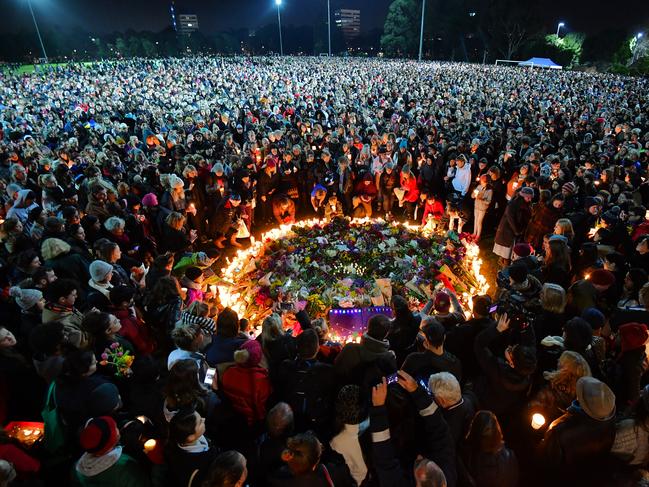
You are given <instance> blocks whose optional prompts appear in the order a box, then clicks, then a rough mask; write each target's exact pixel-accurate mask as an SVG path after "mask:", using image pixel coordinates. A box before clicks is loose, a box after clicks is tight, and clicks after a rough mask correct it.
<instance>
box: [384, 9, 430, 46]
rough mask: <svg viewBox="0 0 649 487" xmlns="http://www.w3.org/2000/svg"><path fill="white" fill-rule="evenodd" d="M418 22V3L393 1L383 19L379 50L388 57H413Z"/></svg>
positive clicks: (419, 11) (417, 43) (419, 15)
mask: <svg viewBox="0 0 649 487" xmlns="http://www.w3.org/2000/svg"><path fill="white" fill-rule="evenodd" d="M420 22H421V3H420V2H419V1H416V0H394V1H393V2H392V4H391V5H390V8H389V10H388V15H387V17H386V19H385V25H384V28H383V36H381V49H382V50H383V51H384V52H385V53H386V54H387V55H389V56H413V55H414V54H415V53H416V52H417V50H418V46H419V29H418V26H419V24H420ZM415 26H417V27H415Z"/></svg>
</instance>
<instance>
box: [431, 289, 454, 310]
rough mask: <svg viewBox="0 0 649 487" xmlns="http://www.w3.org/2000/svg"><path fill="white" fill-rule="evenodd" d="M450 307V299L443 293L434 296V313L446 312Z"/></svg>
mask: <svg viewBox="0 0 649 487" xmlns="http://www.w3.org/2000/svg"><path fill="white" fill-rule="evenodd" d="M450 307H451V297H450V296H449V295H448V294H447V293H445V292H444V291H442V292H439V293H437V294H436V295H435V311H441V312H446V311H448V310H449V308H450Z"/></svg>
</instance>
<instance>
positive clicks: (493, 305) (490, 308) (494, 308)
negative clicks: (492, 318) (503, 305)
mask: <svg viewBox="0 0 649 487" xmlns="http://www.w3.org/2000/svg"><path fill="white" fill-rule="evenodd" d="M497 310H498V303H496V304H492V305H491V306H490V307H489V314H492V313H495V312H496V311H497Z"/></svg>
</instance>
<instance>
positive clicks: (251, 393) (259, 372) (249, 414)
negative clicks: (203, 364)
mask: <svg viewBox="0 0 649 487" xmlns="http://www.w3.org/2000/svg"><path fill="white" fill-rule="evenodd" d="M221 382H222V384H223V387H222V390H223V393H224V394H225V395H226V396H227V397H228V399H230V401H231V402H232V407H233V408H234V410H235V411H236V412H238V413H239V414H241V415H242V416H244V417H245V418H246V420H247V421H248V424H250V425H251V424H253V423H256V422H259V421H263V420H264V419H265V418H266V402H267V401H268V398H269V397H270V393H271V392H272V387H271V385H270V378H269V377H268V371H267V370H266V369H264V368H262V367H242V366H240V365H234V366H232V367H230V368H228V369H227V370H226V371H225V373H224V374H223V379H222V381H221Z"/></svg>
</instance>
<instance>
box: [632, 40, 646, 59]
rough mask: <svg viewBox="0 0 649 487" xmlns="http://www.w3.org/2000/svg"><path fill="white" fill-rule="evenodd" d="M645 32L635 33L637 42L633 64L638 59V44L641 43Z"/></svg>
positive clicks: (634, 47)
mask: <svg viewBox="0 0 649 487" xmlns="http://www.w3.org/2000/svg"><path fill="white" fill-rule="evenodd" d="M642 36H644V33H642V32H638V33H637V34H636V35H635V44H634V45H633V57H632V58H631V64H633V63H635V62H636V61H637V60H638V44H640V39H642Z"/></svg>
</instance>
